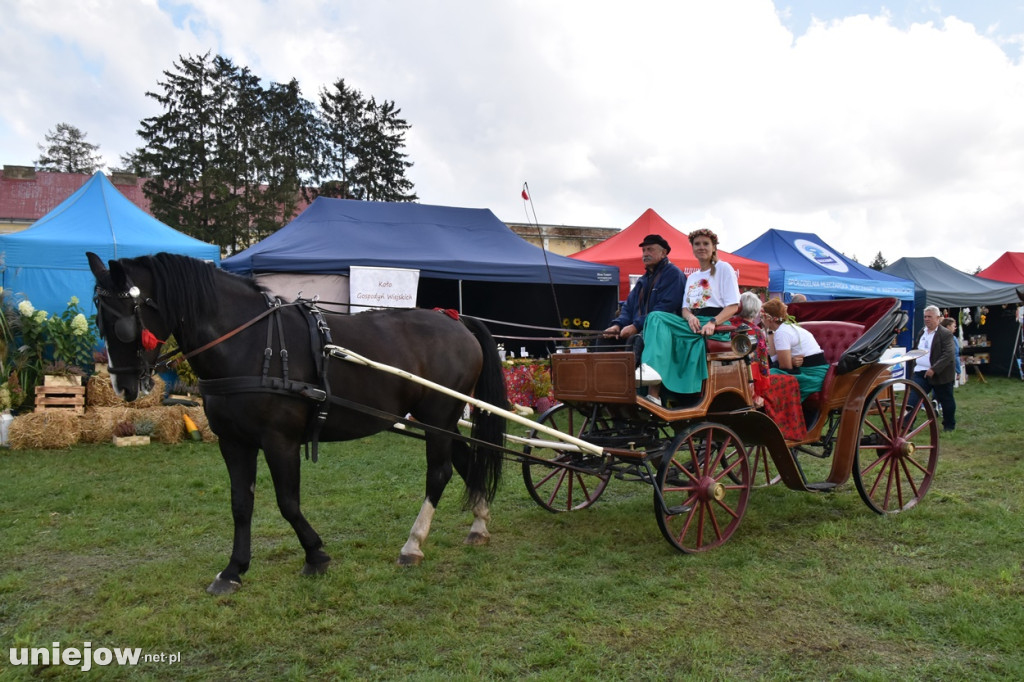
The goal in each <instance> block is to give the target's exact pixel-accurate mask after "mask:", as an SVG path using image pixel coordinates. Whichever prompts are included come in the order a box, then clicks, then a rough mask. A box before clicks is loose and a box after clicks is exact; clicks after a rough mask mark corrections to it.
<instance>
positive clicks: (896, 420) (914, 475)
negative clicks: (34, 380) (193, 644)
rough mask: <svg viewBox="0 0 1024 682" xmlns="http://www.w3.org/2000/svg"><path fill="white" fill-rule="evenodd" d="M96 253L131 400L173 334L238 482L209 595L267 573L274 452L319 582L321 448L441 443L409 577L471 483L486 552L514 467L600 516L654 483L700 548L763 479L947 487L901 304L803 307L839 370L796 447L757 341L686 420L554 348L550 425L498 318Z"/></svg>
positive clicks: (107, 323) (884, 490)
mask: <svg viewBox="0 0 1024 682" xmlns="http://www.w3.org/2000/svg"><path fill="white" fill-rule="evenodd" d="M88 257H89V262H90V266H91V268H92V271H93V273H94V275H95V277H96V290H95V302H96V306H97V327H98V328H99V330H100V332H101V334H102V335H103V337H104V338H105V339H106V341H107V348H108V354H109V357H110V367H109V369H110V375H111V380H112V382H113V384H114V388H115V390H116V391H117V392H118V393H119V394H120V395H122V396H123V397H124V398H125V399H126V400H129V401H130V400H133V399H135V398H136V397H137V396H139V395H143V394H145V393H146V391H147V390H149V389H150V388H151V387H152V385H153V382H152V378H151V374H152V372H153V370H154V367H155V366H156V365H157V364H158V362H159V360H158V358H157V354H158V347H159V345H160V339H167V338H168V337H169V336H170V335H172V334H173V335H174V337H175V339H176V340H177V341H178V345H179V348H180V350H181V352H182V353H184V357H186V358H189V359H190V362H191V365H192V369H193V370H194V371H195V373H196V374H197V375H198V376H199V378H200V389H201V391H202V393H203V398H204V409H205V411H206V416H207V419H208V421H209V424H210V427H211V428H212V429H213V431H214V432H215V433H216V434H217V436H218V439H219V446H220V450H221V455H222V457H223V458H224V462H225V464H226V466H227V469H228V473H229V476H230V479H231V510H232V518H233V521H234V541H233V546H232V552H231V556H230V558H229V561H228V564H227V566H226V567H225V568H224V569H223V570H222V571H221V572H220V573H218V574H217V577H216V579H215V580H214V581H213V583H212V584H211V585H210V586H209V587H208V588H207V590H208V591H209V592H211V593H213V594H226V593H230V592H232V591H234V590H235V589H237V588H238V586H239V585H240V584H241V576H242V574H244V573H245V572H246V570H247V569H248V567H249V563H250V560H251V549H250V537H251V535H250V533H251V528H250V525H251V520H252V510H253V496H254V494H255V487H256V485H255V484H256V457H257V456H258V453H259V451H261V450H262V451H263V454H264V456H265V458H266V461H267V465H268V468H269V469H270V472H271V478H272V479H273V482H274V487H275V492H276V494H277V501H278V506H279V508H280V510H281V514H282V516H284V518H285V519H287V520H288V521H289V523H291V525H292V527H293V529H294V530H295V533H296V535H297V536H298V539H299V542H300V544H301V545H302V547H303V550H304V552H305V566H304V568H303V573H307V574H316V573H321V572H323V571H325V570H326V568H327V565H328V564H329V563H330V557H329V556H328V555H327V554H326V552H324V550H323V542H322V541H321V539H320V536H319V535H318V534H317V533H316V531H315V530H314V529H313V527H312V526H311V525H310V524H309V522H308V521H307V520H306V519H305V517H304V516H303V515H302V513H301V511H300V508H299V479H300V476H299V469H300V461H301V457H300V447H301V445H302V444H303V443H306V444H307V446H308V445H310V444H311V445H312V453H313V458H314V460H315V458H316V444H317V442H318V441H323V442H327V441H338V440H351V439H353V438H361V437H364V436H367V435H370V434H373V433H377V432H380V431H386V430H391V431H396V432H401V433H408V434H412V435H418V436H419V437H421V438H423V439H424V440H425V441H426V452H427V471H426V476H425V479H426V485H425V488H426V491H425V492H426V495H425V498H424V501H423V504H422V506H421V508H420V511H419V514H418V515H417V517H416V520H415V522H414V523H413V526H412V529H411V530H410V533H409V537H408V539H407V541H406V543H405V545H404V546H403V547H402V550H401V552H400V554H399V559H398V563H399V564H402V565H409V564H416V563H419V561H420V560H421V559H422V558H423V552H422V545H423V543H424V542H425V541H426V538H427V535H428V533H429V530H430V525H431V521H432V519H433V515H434V512H435V510H436V508H437V505H438V503H439V501H440V499H441V495H442V493H443V491H444V489H445V487H446V486H447V484H448V482H449V480H450V479H451V477H452V475H453V472H457V473H458V474H459V475H460V477H461V478H462V479H463V480H464V481H465V483H466V507H467V508H468V509H470V510H471V511H472V513H473V523H472V526H471V527H470V532H469V535H468V537H467V539H466V542H467V543H470V544H483V543H485V542H487V540H488V538H489V533H488V530H487V523H488V521H489V520H490V509H489V503H490V502H491V501H492V500H493V498H494V494H495V491H496V489H497V485H498V481H499V479H500V475H501V468H502V462H503V457H508V458H512V459H514V460H515V461H517V462H520V463H521V465H522V470H523V477H524V479H525V482H526V486H527V489H528V490H529V492H530V494H531V495H532V496H533V497H534V499H535V500H536V501H537V502H538V503H539V504H541V505H542V506H544V507H545V508H547V509H549V510H552V511H568V510H572V509H581V508H584V507H588V506H590V505H591V504H593V503H594V501H596V500H597V499H598V497H600V495H601V493H602V491H603V490H604V488H605V486H606V485H607V484H608V482H609V480H610V478H611V477H612V476H618V477H621V478H633V479H636V480H640V481H644V482H647V483H650V484H652V486H653V488H654V500H655V514H656V517H657V520H658V525H659V526H660V528H661V530H662V533H663V534H664V536H665V537H666V539H668V541H669V542H670V543H671V544H672V545H673V546H675V547H676V548H678V549H680V550H682V551H685V552H693V551H702V550H706V549H709V548H711V547H715V546H717V545H720V544H722V543H723V542H725V541H726V540H728V539H729V537H731V535H732V534H733V532H734V531H735V529H736V527H737V526H738V524H739V522H740V520H741V519H742V517H743V514H744V512H745V511H746V507H747V501H748V499H749V496H750V493H751V489H752V488H753V487H754V485H755V482H756V481H759V480H763V481H764V482H765V483H771V482H773V481H775V480H781V481H782V482H784V483H785V485H786V486H788V487H790V488H793V489H798V490H808V491H821V490H832V489H834V488H836V487H837V486H839V485H840V484H842V483H844V482H845V481H846V480H848V479H849V477H850V476H851V473H852V475H853V478H854V482H855V483H856V485H857V488H858V490H859V491H860V494H861V497H863V499H864V501H865V502H866V503H867V504H868V505H869V506H870V507H871V508H872V509H873V510H875V511H877V512H879V513H890V512H895V511H900V510H902V509H907V508H909V507H911V506H913V505H914V504H916V503H917V501H918V500H920V499H921V497H922V496H923V495H924V494H925V493H926V492H927V490H928V487H929V485H930V484H931V481H932V478H933V476H934V474H935V467H936V463H937V459H938V433H937V431H938V430H937V424H936V419H935V412H934V409H933V407H932V405H931V403H930V402H929V401H928V400H920V401H919V402H918V401H916V400H911V398H923V397H924V396H923V395H922V393H921V389H920V388H918V387H917V386H916V385H915V384H912V383H906V384H900V383H899V382H898V381H895V380H893V379H892V378H891V376H890V372H889V365H888V364H886V363H883V362H880V361H879V358H880V357H881V355H882V352H883V351H884V350H885V348H886V347H888V346H889V344H890V342H891V340H892V339H893V337H894V332H895V331H896V329H898V328H899V327H900V326H901V325H902V323H903V322H904V319H905V318H904V315H903V313H901V312H900V311H899V310H898V308H897V305H896V302H895V301H894V300H892V299H878V300H867V301H859V302H857V301H854V302H844V303H841V304H802V306H803V307H801V308H796V307H794V310H795V312H796V314H797V315H798V316H799V317H800V318H801V319H802V321H803V324H805V325H806V326H808V327H813V331H814V333H815V335H816V336H817V338H818V342H819V344H820V345H821V346H822V347H823V348H824V349H825V354H826V356H827V359H828V361H829V362H830V363H831V367H830V368H829V372H828V375H827V376H826V379H825V384H824V387H823V388H822V391H821V392H820V394H819V395H817V396H812V399H811V400H812V403H813V405H814V406H815V407H816V408H817V410H818V412H819V414H818V416H817V418H816V420H815V422H814V424H813V425H812V426H811V428H810V430H809V432H808V435H807V437H806V438H805V439H802V440H801V441H799V442H792V441H786V440H785V439H784V438H783V436H782V433H781V432H780V430H779V428H778V426H777V425H776V424H775V423H774V422H773V421H772V420H771V419H769V418H768V417H767V416H766V415H765V414H764V413H763V412H761V411H759V410H757V409H755V408H754V406H753V399H752V398H753V396H752V391H751V369H750V344H749V338H748V337H747V336H746V334H745V333H744V332H741V331H737V333H736V334H735V335H734V337H733V343H731V344H729V345H728V346H725V347H709V352H708V356H707V357H708V363H709V370H710V371H709V378H708V380H707V381H706V384H705V388H704V391H703V392H702V393H701V395H700V398H699V400H697V401H696V402H695V403H694V404H691V405H683V406H679V407H676V408H673V407H671V406H669V407H668V408H662V407H658V406H656V405H654V404H653V403H650V402H648V401H645V400H642V399H641V398H639V397H638V396H637V392H636V385H635V378H634V356H633V354H632V352H625V353H624V352H607V353H580V354H577V353H566V354H562V353H559V354H555V355H554V356H552V368H553V373H554V377H553V378H554V388H555V397H556V398H557V399H559V400H561V401H562V402H561V404H560V405H558V406H556V407H555V408H553V409H552V410H550V411H548V412H547V413H545V414H544V415H542V416H541V417H540V419H539V420H538V421H536V422H534V421H531V420H527V419H525V418H524V417H521V416H519V415H516V414H515V413H513V412H511V411H509V410H508V409H506V407H507V404H506V403H507V401H506V396H505V387H504V381H503V377H502V369H501V363H500V358H499V356H498V351H497V346H496V344H495V342H494V339H493V337H492V336H491V334H490V333H489V331H488V330H487V329H486V327H485V326H484V325H483V323H482V322H481V321H480V320H476V319H473V318H468V317H464V316H463V317H461V318H460V316H459V315H458V314H456V313H454V312H453V311H442V312H444V313H447V314H441V313H438V312H434V311H428V310H403V311H382V312H369V313H362V314H359V315H353V316H348V315H335V314H331V313H330V312H328V311H326V310H323V309H322V307H321V305H320V304H318V302H317V301H308V300H296V301H290V302H282V301H280V300H279V299H276V298H274V297H272V296H270V295H269V294H268V292H266V291H264V290H262V289H261V288H260V287H258V286H257V285H256V284H255V283H254V282H252V281H251V280H247V279H245V278H242V277H238V276H235V275H231V274H228V273H225V272H223V271H220V270H217V269H215V268H214V267H212V266H211V265H210V264H208V263H204V262H202V261H198V260H195V259H190V258H186V257H182V256H175V255H171V254H157V255H155V256H145V257H141V258H133V259H122V260H113V261H110V269H109V270H108V269H107V266H106V265H105V264H104V263H103V262H102V260H101V259H100V258H99V257H98V256H96V255H95V254H88ZM470 393H473V395H469V394H470ZM467 403H469V404H471V405H473V406H474V408H475V413H474V418H473V422H472V424H471V427H472V428H471V430H470V432H469V434H468V435H467V434H465V433H463V432H461V431H460V430H459V428H458V425H459V420H460V417H461V416H462V413H463V409H464V408H465V406H466V404H467ZM403 415H404V416H403ZM506 420H511V421H517V422H519V423H521V424H526V425H528V427H529V428H530V431H531V433H530V435H529V437H527V438H521V437H518V436H511V435H507V434H506V431H505V428H506V426H505V423H506ZM508 441H511V445H509V443H508ZM807 453H811V454H813V455H816V456H817V457H821V458H831V460H832V466H831V471H830V472H829V474H828V476H827V477H826V478H825V480H822V481H817V482H815V481H811V480H809V477H808V476H807V475H806V473H805V467H804V466H803V465H802V461H803V459H804V458H805V457H806V456H808V454H807Z"/></svg>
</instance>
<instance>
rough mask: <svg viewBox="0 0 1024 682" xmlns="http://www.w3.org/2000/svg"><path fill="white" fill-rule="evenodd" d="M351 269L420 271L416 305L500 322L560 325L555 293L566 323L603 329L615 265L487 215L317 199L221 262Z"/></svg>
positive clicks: (273, 269)
mask: <svg viewBox="0 0 1024 682" xmlns="http://www.w3.org/2000/svg"><path fill="white" fill-rule="evenodd" d="M353 265H358V266H367V267H386V268H409V269H415V270H419V272H420V284H419V293H418V297H417V302H416V304H417V306H419V307H444V308H455V309H457V310H459V311H461V312H463V313H466V314H468V315H476V316H479V317H483V318H488V319H492V320H501V321H505V322H514V323H520V324H533V325H542V326H547V327H557V326H559V325H560V324H561V321H562V320H561V319H559V317H558V314H556V312H555V311H556V307H555V305H554V301H553V297H552V294H553V293H554V295H555V296H557V300H558V306H557V310H558V313H559V314H561V315H562V316H563V317H569V318H580V319H581V320H587V321H589V322H590V323H591V325H592V326H593V327H594V328H603V325H604V324H605V323H607V322H608V321H609V320H610V319H611V318H612V317H613V316H614V312H615V305H616V304H617V302H618V281H619V273H618V268H616V267H614V266H607V265H598V264H594V263H587V262H584V261H578V260H573V259H572V258H566V257H564V256H558V255H555V254H552V253H546V252H544V251H543V250H541V249H540V248H538V247H536V246H533V245H532V244H530V243H529V242H526V241H525V240H523V239H521V238H520V237H519V236H518V235H516V234H515V233H514V232H512V230H510V229H509V228H508V226H507V225H505V223H503V222H501V221H500V220H498V218H497V217H496V216H495V215H494V214H493V213H492V212H491V211H490V210H488V209H472V208H455V207H449V206H430V205H424V204H416V203H391V202H375V201H353V200H348V199H328V198H324V197H318V198H317V199H316V200H315V201H314V202H313V203H312V204H311V205H310V206H309V208H307V209H306V210H305V211H303V212H302V213H301V214H300V215H299V216H297V217H296V218H295V219H294V220H292V221H291V222H290V223H288V224H287V225H285V226H284V227H282V228H281V229H280V230H278V231H277V232H275V233H274V234H272V235H271V236H269V237H267V238H266V239H264V240H263V241H261V242H259V243H258V244H255V245H253V246H251V247H249V248H248V249H246V250H244V251H242V252H240V253H238V254H236V255H234V256H231V257H230V258H226V259H224V262H223V263H222V267H223V268H224V269H225V270H228V271H230V272H235V273H238V274H243V275H258V274H260V273H315V274H321V275H347V274H348V273H349V267H350V266H353ZM495 332H496V333H508V334H510V335H512V334H514V335H532V336H537V335H538V334H535V333H530V332H526V333H524V331H522V330H520V331H514V332H513V331H511V330H510V329H500V330H498V329H496V330H495ZM540 335H542V336H551V332H545V333H543V334H540ZM512 345H513V347H515V348H518V347H519V345H520V344H519V343H518V342H514V343H513V344H512ZM531 348H532V349H533V353H536V352H538V349H537V347H536V346H535V345H533V346H531Z"/></svg>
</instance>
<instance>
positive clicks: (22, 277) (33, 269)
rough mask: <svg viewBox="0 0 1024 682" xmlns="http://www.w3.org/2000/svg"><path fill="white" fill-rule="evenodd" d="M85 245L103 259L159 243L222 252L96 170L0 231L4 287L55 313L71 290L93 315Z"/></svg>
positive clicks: (196, 252)
mask: <svg viewBox="0 0 1024 682" xmlns="http://www.w3.org/2000/svg"><path fill="white" fill-rule="evenodd" d="M86 251H92V252H94V253H96V254H98V255H99V256H100V257H101V258H103V259H104V260H110V259H112V258H134V257H136V256H145V255H147V254H152V253H158V252H160V251H169V252H171V253H180V254H184V255H186V256H193V257H195V258H202V259H204V260H210V261H213V262H215V263H216V262H217V261H219V260H220V248H219V247H218V246H216V245H214V244H207V243H205V242H201V241H199V240H198V239H193V238H192V237H189V236H188V235H186V234H182V233H181V232H178V231H177V230H175V229H173V228H171V227H168V226H167V225H164V224H163V223H161V222H160V221H159V220H157V219H156V218H154V217H153V216H151V215H149V214H148V213H146V212H145V211H143V210H142V209H141V208H139V207H138V206H136V205H135V204H133V203H132V202H131V201H129V200H128V199H127V198H126V197H125V196H124V195H123V194H121V192H119V191H118V190H117V188H116V187H114V185H113V184H111V182H110V180H108V179H107V176H105V175H104V174H103V173H96V174H95V175H93V176H92V178H90V179H89V181H88V182H86V183H85V184H84V185H82V186H81V187H80V188H79V189H78V191H76V192H75V193H74V194H72V195H71V196H69V197H68V198H67V199H65V200H64V201H62V202H61V203H60V204H58V205H57V206H55V207H54V208H53V210H51V211H50V212H49V213H47V214H46V215H44V216H43V217H42V218H40V219H39V220H37V221H36V222H35V223H33V224H32V226H31V227H29V228H27V229H25V230H22V231H21V232H14V233H11V234H0V262H2V266H0V271H2V278H3V287H4V288H5V289H8V290H10V291H13V292H15V293H16V294H20V295H23V296H25V297H26V298H28V300H30V301H31V302H32V304H33V305H34V306H35V307H36V308H37V309H40V310H46V311H48V312H51V313H55V314H56V313H59V312H61V311H63V310H64V309H65V308H66V307H67V305H68V301H69V300H70V299H71V297H72V296H76V297H78V300H79V307H80V308H81V309H82V311H83V312H84V313H85V314H86V315H91V314H92V313H94V312H95V311H96V309H95V307H94V305H93V302H92V291H93V287H94V286H95V284H96V280H95V279H94V278H93V275H92V271H91V270H90V269H89V260H88V259H87V258H86V256H85V252H86Z"/></svg>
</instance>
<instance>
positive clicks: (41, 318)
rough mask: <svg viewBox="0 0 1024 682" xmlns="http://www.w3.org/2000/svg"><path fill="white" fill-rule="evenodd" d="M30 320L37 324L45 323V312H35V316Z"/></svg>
mask: <svg viewBox="0 0 1024 682" xmlns="http://www.w3.org/2000/svg"><path fill="white" fill-rule="evenodd" d="M32 319H34V320H35V321H36V322H39V323H43V322H46V311H45V310H37V311H36V312H35V314H34V315H32Z"/></svg>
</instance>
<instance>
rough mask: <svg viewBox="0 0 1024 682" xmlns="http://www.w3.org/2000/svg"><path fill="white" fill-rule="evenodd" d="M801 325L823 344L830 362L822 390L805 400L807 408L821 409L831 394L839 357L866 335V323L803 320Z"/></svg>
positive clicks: (823, 349)
mask: <svg viewBox="0 0 1024 682" xmlns="http://www.w3.org/2000/svg"><path fill="white" fill-rule="evenodd" d="M800 326H801V327H803V328H804V329H806V330H807V331H809V332H810V333H811V335H812V336H813V337H814V340H815V341H817V342H818V345H819V346H821V351H822V352H823V353H824V354H825V361H826V362H828V372H827V373H826V374H825V380H824V381H823V382H822V384H821V390H820V391H817V392H815V393H812V394H811V395H809V396H807V399H806V400H804V407H805V408H806V409H808V410H819V411H820V410H821V408H822V406H823V403H824V400H825V398H826V397H827V396H828V394H829V389H830V388H831V387H832V381H833V379H834V378H835V375H836V364H837V363H838V362H839V358H841V357H843V353H845V352H846V349H847V348H849V347H850V346H851V345H853V342H854V341H856V340H857V339H859V338H860V337H861V336H863V335H864V325H862V324H857V323H856V322H842V321H839V320H836V321H832V320H814V321H811V322H801V323H800Z"/></svg>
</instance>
